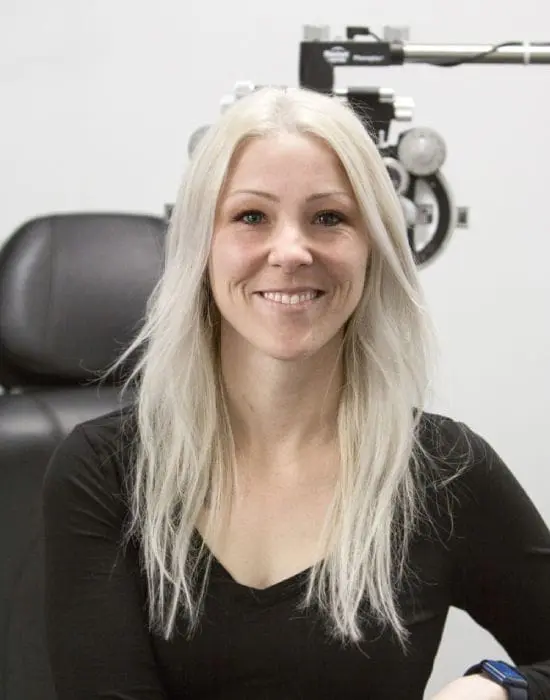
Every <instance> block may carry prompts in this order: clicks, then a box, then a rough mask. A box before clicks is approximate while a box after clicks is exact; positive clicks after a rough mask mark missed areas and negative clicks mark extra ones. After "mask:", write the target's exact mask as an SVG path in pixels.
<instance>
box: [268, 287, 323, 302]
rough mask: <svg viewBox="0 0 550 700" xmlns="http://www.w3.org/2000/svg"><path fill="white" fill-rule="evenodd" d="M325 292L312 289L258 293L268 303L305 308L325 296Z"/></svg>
mask: <svg viewBox="0 0 550 700" xmlns="http://www.w3.org/2000/svg"><path fill="white" fill-rule="evenodd" d="M324 294H325V292H322V291H321V290H319V289H311V290H309V291H307V292H296V293H287V292H258V295H259V296H261V297H262V299H265V300H266V301H268V302H272V303H274V304H280V305H282V306H303V305H305V304H309V303H311V302H313V301H315V300H316V299H319V298H320V297H322V296H324Z"/></svg>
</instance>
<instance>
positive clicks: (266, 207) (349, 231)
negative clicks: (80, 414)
mask: <svg viewBox="0 0 550 700" xmlns="http://www.w3.org/2000/svg"><path fill="white" fill-rule="evenodd" d="M431 346H432V332H431V329H430V323H429V319H428V317H427V314H426V312H425V308H424V302H423V299H422V295H421V292H420V289H419V283H418V279H417V275H416V270H415V266H414V263H413V259H412V257H411V252H410V250H409V247H408V243H407V236H406V231H405V226H404V222H403V218H402V214H401V209H400V204H399V201H398V199H397V198H396V195H395V193H394V191H393V187H392V184H391V181H390V179H389V177H388V175H387V173H386V171H385V168H384V165H383V163H382V161H381V159H380V157H379V154H378V152H377V149H376V147H375V145H374V143H373V142H372V140H371V139H370V138H369V136H368V135H367V133H366V132H365V130H364V128H363V126H362V124H361V122H360V121H359V120H358V119H357V117H356V116H355V115H354V114H353V112H352V111H351V110H350V109H348V108H347V107H345V106H344V105H342V104H340V103H338V102H337V101H336V100H333V99H331V98H329V97H327V96H322V95H319V94H315V93H310V92H307V91H303V90H283V89H263V90H261V91H258V92H257V93H255V94H254V95H251V96H249V97H247V98H246V99H243V100H241V101H239V102H238V103H237V104H236V105H235V106H233V107H232V108H231V109H230V110H228V111H227V112H226V113H225V114H224V115H223V117H222V118H221V119H220V120H219V122H218V123H217V124H216V125H215V126H214V127H212V128H211V129H210V130H209V132H208V133H207V134H206V135H205V136H204V138H203V140H202V141H201V143H200V144H199V146H198V148H197V150H196V151H195V153H194V156H193V158H192V160H191V162H190V164H189V167H188V171H187V174H186V178H185V181H184V183H183V186H182V188H181V191H180V193H179V196H178V199H177V203H176V206H175V210H174V213H173V218H172V222H171V226H170V230H169V233H168V240H167V251H166V268H165V272H164V274H163V277H162V279H161V281H160V283H159V285H158V287H157V289H156V290H155V293H154V294H153V296H152V298H151V301H150V304H149V308H148V313H147V318H146V322H145V324H144V327H143V330H142V332H141V333H140V335H139V337H138V338H137V339H136V341H135V343H134V344H133V345H132V347H130V348H129V349H128V350H127V352H126V353H125V354H124V355H123V356H122V357H121V358H120V361H119V363H117V366H119V365H120V364H121V363H122V362H123V361H125V360H127V359H128V357H130V355H132V354H133V353H134V351H136V350H138V349H140V350H142V352H141V355H140V359H139V362H138V364H137V367H136V369H135V371H134V373H133V375H132V376H131V377H130V378H129V380H128V382H127V387H131V388H132V390H135V391H136V394H135V399H134V400H133V401H132V402H131V404H130V406H129V407H128V408H127V409H125V410H124V411H120V412H116V413H112V414H109V415H108V416H103V417H101V418H99V419H96V420H92V421H89V422H87V423H85V424H83V425H81V426H78V427H77V428H76V429H75V430H74V431H73V432H72V433H71V435H70V436H69V437H68V438H67V439H66V440H65V441H64V443H63V444H62V445H61V446H60V447H59V449H58V450H57V452H56V454H55V456H54V458H53V460H52V462H51V464H50V466H49V470H48V474H47V477H46V480H45V488H44V515H45V525H46V580H47V592H46V600H47V623H48V643H49V649H50V657H51V664H52V670H53V674H54V677H55V682H56V686H57V691H58V694H59V698H60V700H69V699H70V700H75V699H78V700H88V699H90V700H92V699H95V698H102V699H107V698H112V699H113V700H114V699H115V698H117V699H122V698H124V700H137V699H138V698H139V700H145V699H146V700H160V699H161V698H163V699H175V698H178V699H179V698H193V699H196V698H212V699H214V698H219V699H223V700H228V699H230V698H238V699H239V700H247V699H248V698H254V700H257V699H258V700H259V699H268V698H277V700H283V699H285V700H290V699H294V698H320V697H323V698H325V697H326V698H338V699H340V698H342V699H343V698H345V699H355V698H373V699H376V700H385V699H386V698H388V699H390V698H391V699H392V700H394V699H395V698H421V697H422V694H423V692H424V688H425V685H426V683H427V680H428V678H429V676H430V673H431V670H432V663H433V660H434V657H435V654H436V652H437V648H438V644H439V641H440V637H441V633H442V630H443V626H444V623H445V617H446V614H447V611H448V608H449V606H451V605H455V606H459V607H461V608H463V609H464V610H466V611H467V612H468V613H470V614H471V615H472V616H473V617H474V618H475V619H476V620H477V621H478V622H479V623H480V624H482V625H484V626H485V627H486V628H487V629H489V630H490V631H491V632H492V633H493V634H494V635H495V636H496V637H497V638H498V639H499V640H500V641H501V642H502V643H503V644H504V646H505V647H506V649H507V651H508V652H509V653H510V655H511V656H512V658H513V659H514V661H515V662H516V663H518V664H520V667H519V669H518V670H517V675H518V678H519V681H518V684H519V685H522V683H523V684H525V685H526V686H528V689H523V688H521V687H520V688H510V689H509V688H508V687H506V686H504V685H502V684H501V683H500V682H499V679H498V678H497V677H496V676H495V674H491V672H490V671H491V667H489V666H487V665H485V666H484V667H483V668H481V667H478V666H475V667H474V668H473V669H472V673H471V674H470V675H465V676H464V677H462V678H459V679H457V680H455V681H453V682H452V683H450V684H449V685H448V686H447V687H446V688H444V689H443V690H442V691H441V692H440V693H438V694H437V696H436V697H437V699H438V700H462V699H466V698H467V699H468V700H493V699H494V700H499V699H501V700H503V699H504V698H507V697H516V698H518V699H519V698H522V697H529V698H531V699H532V700H535V699H541V698H550V662H549V661H547V659H550V634H549V633H548V630H549V629H550V605H549V603H548V591H550V533H549V532H548V529H547V528H546V526H545V525H544V523H543V522H542V519H541V517H540V516H539V514H538V513H537V511H536V510H535V508H534V506H533V505H532V503H531V502H530V501H529V499H528V498H527V497H526V495H525V493H524V492H523V491H522V490H521V488H520V486H519V485H518V483H517V482H516V481H515V479H514V477H513V476H512V474H511V473H510V471H509V470H508V469H507V468H506V466H505V465H504V464H503V463H502V461H501V460H500V459H499V457H498V456H497V455H496V454H495V452H494V451H493V450H492V449H491V448H490V447H489V445H488V444H487V443H486V442H484V441H483V440H482V439H481V438H480V437H479V436H477V435H476V434H474V433H473V432H472V431H471V430H469V429H468V428H467V427H466V426H465V425H463V424H459V423H456V422H454V421H453V420H451V419H449V418H446V417H443V416H437V415H433V414H429V413H427V412H426V411H425V410H423V407H424V405H425V403H426V398H427V388H428V385H429V374H430V368H431V364H432V359H431ZM132 356H133V355H132ZM477 661H478V660H477V659H472V664H473V665H474V664H475V663H476V662H477ZM513 673H514V669H513V668H510V669H509V674H513ZM506 682H507V683H508V682H509V681H506ZM514 693H515V695H514ZM518 693H519V695H518Z"/></svg>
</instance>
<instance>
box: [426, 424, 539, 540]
mask: <svg viewBox="0 0 550 700" xmlns="http://www.w3.org/2000/svg"><path fill="white" fill-rule="evenodd" d="M418 442H419V445H420V447H421V450H422V451H423V452H424V451H425V455H424V454H421V464H422V467H423V469H422V475H423V477H424V484H425V485H426V486H427V500H428V502H429V503H430V505H431V506H433V507H434V508H436V511H435V512H441V510H442V508H441V506H442V503H443V504H444V506H445V507H444V508H443V510H445V511H446V512H447V514H448V515H451V516H452V517H456V518H457V520H456V521H455V524H457V523H459V522H460V521H463V522H465V523H469V527H471V526H472V524H477V525H479V526H482V525H483V526H485V525H486V524H487V523H489V522H490V523H492V524H493V525H494V526H497V527H500V528H502V527H504V522H511V521H512V520H513V518H512V519H511V518H510V516H511V515H513V514H514V513H517V512H518V511H520V510H521V511H526V510H533V506H532V503H531V501H530V499H529V496H528V495H527V494H526V492H525V490H524V489H523V487H522V485H521V484H520V482H519V481H518V479H517V478H516V476H515V475H514V473H513V471H512V469H510V467H509V466H508V465H507V464H506V463H505V461H504V460H503V459H502V457H501V456H500V454H499V453H498V452H497V451H496V449H495V448H494V447H493V445H491V444H490V443H489V442H488V441H487V440H486V439H485V438H484V437H483V436H482V435H480V434H479V433H477V432H476V431H474V430H473V429H472V428H471V427H470V426H468V425H467V424H466V423H463V422H461V421H456V420H453V419H452V418H449V417H448V416H443V415H438V414H434V413H425V414H423V415H422V416H421V419H420V421H419V426H418ZM423 456H424V457H425V459H422V457H423Z"/></svg>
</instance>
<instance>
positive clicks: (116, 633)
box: [43, 428, 166, 700]
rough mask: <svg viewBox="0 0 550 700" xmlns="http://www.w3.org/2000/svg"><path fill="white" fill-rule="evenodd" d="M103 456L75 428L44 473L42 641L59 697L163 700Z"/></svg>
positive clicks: (113, 482)
mask: <svg viewBox="0 0 550 700" xmlns="http://www.w3.org/2000/svg"><path fill="white" fill-rule="evenodd" d="M118 481H119V479H118V478H117V475H116V469H115V468H114V467H113V463H112V460H111V461H110V459H109V456H108V455H106V454H103V453H102V452H101V450H97V451H96V449H95V448H94V447H92V445H91V444H90V441H89V440H88V439H87V437H86V434H85V432H84V430H82V429H81V428H76V429H75V430H74V431H73V432H72V433H71V434H70V435H69V436H68V438H67V439H66V440H65V441H64V442H63V443H62V444H61V445H60V447H59V448H58V449H57V451H56V453H55V454H54V456H53V458H52V460H51V462H50V464H49V466H48V470H47V473H46V476H45V480H44V489H43V516H44V529H45V567H46V569H45V579H46V592H45V605H46V629H47V644H48V652H49V657H50V664H51V668H52V673H53V678H54V682H55V686H56V691H57V697H58V700H99V698H101V700H165V699H166V695H165V693H164V691H163V689H162V686H161V682H160V679H159V677H158V673H157V669H156V666H155V660H154V657H153V652H152V647H151V643H150V639H149V632H148V628H147V622H146V615H145V612H144V601H143V594H142V593H141V592H140V590H141V587H140V585H139V581H138V570H137V567H136V564H135V563H134V560H133V559H134V558H133V557H130V556H129V555H128V553H124V552H123V551H122V549H121V548H120V546H119V542H120V538H121V534H122V527H123V523H124V519H125V513H126V508H125V506H124V504H123V501H122V499H121V498H120V490H121V489H120V486H119V484H118Z"/></svg>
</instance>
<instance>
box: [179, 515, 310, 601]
mask: <svg viewBox="0 0 550 700" xmlns="http://www.w3.org/2000/svg"><path fill="white" fill-rule="evenodd" d="M193 535H194V537H195V538H196V540H197V543H198V545H199V547H200V546H202V547H203V548H204V550H205V551H206V552H207V553H208V555H209V557H210V559H211V562H212V565H211V574H213V575H214V577H215V578H216V579H218V580H222V581H225V583H228V584H231V586H232V588H233V589H234V590H235V591H240V592H242V593H244V594H245V595H246V596H247V597H250V598H252V599H253V600H255V601H256V602H257V603H259V604H260V605H261V604H265V603H271V602H276V601H278V600H281V599H282V598H287V597H288V596H289V595H291V594H295V593H297V592H298V591H299V590H300V589H301V588H302V586H303V584H304V583H305V582H306V580H307V578H308V577H309V575H310V573H311V571H312V570H313V568H314V567H313V566H308V567H307V568H306V569H302V571H298V572H297V573H295V574H292V575H291V576H289V577H287V578H285V579H282V580H281V581H277V582H275V583H272V584H271V585H269V586H267V587H266V588H256V587H254V586H249V585H247V584H244V583H240V582H239V581H237V580H236V579H235V577H234V576H233V574H231V572H230V571H228V570H227V568H226V567H225V566H224V565H223V564H222V562H221V561H220V560H219V559H218V558H217V557H216V555H215V554H214V552H212V550H211V549H210V547H209V546H208V544H207V543H206V542H205V541H204V539H203V537H202V535H201V533H200V532H199V530H198V529H197V528H194V531H193Z"/></svg>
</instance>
